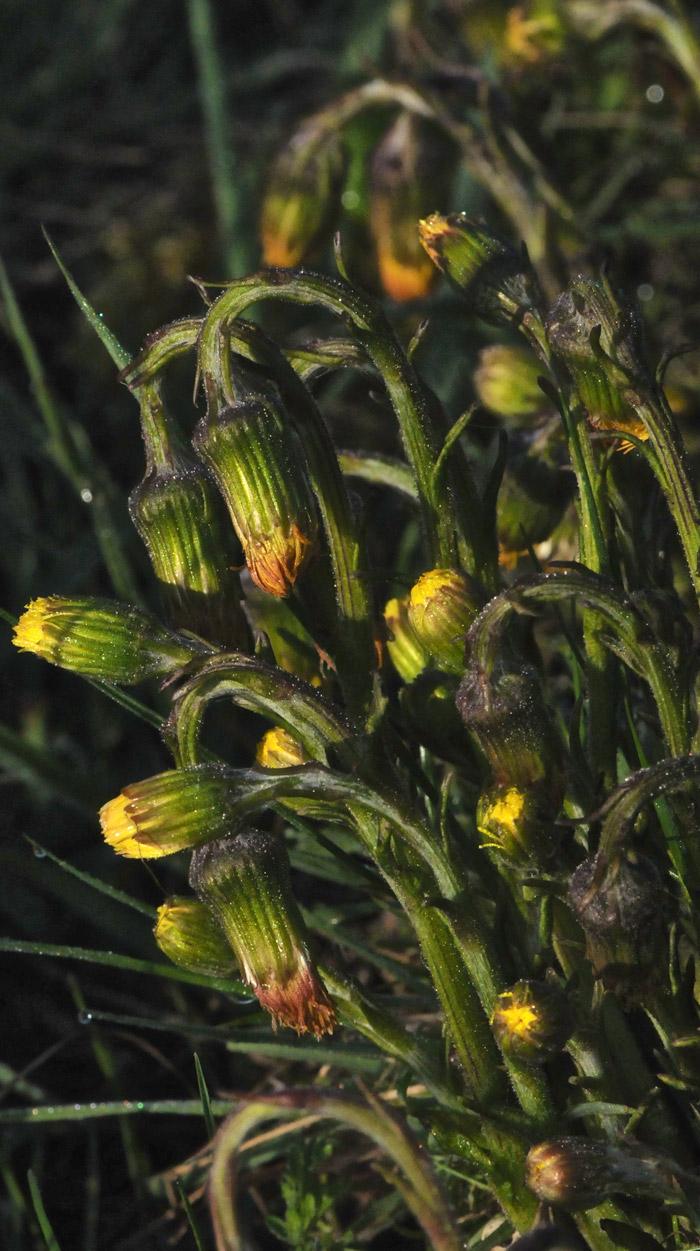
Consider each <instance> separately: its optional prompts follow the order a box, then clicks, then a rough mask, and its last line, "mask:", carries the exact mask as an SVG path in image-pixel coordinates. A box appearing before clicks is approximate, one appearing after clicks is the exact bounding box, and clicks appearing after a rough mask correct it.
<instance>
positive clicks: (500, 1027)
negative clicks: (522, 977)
mask: <svg viewBox="0 0 700 1251" xmlns="http://www.w3.org/2000/svg"><path fill="white" fill-rule="evenodd" d="M491 1029H492V1030H493V1032H494V1035H495V1038H496V1042H497V1043H498V1045H499V1047H500V1048H501V1051H502V1052H503V1053H504V1055H506V1056H509V1057H511V1058H512V1059H514V1060H522V1061H523V1062H524V1063H527V1064H544V1063H545V1062H546V1061H547V1060H551V1059H553V1058H554V1056H556V1055H558V1053H559V1052H560V1051H561V1049H562V1047H563V1046H564V1044H565V1043H566V1040H567V1039H568V1038H569V1036H570V1034H571V1032H572V1029H573V1017H572V1014H571V1010H570V1008H569V1004H568V1002H567V999H566V995H565V994H564V992H563V990H562V989H561V988H560V987H559V986H558V985H557V984H556V982H534V981H533V982H525V981H521V982H516V983H515V986H513V987H512V988H511V990H507V991H504V993H503V994H502V995H499V996H498V999H497V1000H496V1007H495V1008H494V1010H493V1012H492V1014H491Z"/></svg>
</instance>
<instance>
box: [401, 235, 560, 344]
mask: <svg viewBox="0 0 700 1251" xmlns="http://www.w3.org/2000/svg"><path fill="white" fill-rule="evenodd" d="M419 228H420V237H421V240H422V243H423V247H424V248H425V250H426V252H427V253H428V256H429V257H430V258H431V260H432V261H434V263H435V264H436V265H437V267H438V269H441V270H442V272H443V273H444V274H445V276H446V278H447V279H448V281H449V283H450V285H451V286H452V287H454V288H455V289H456V290H457V291H458V292H459V293H460V295H463V296H464V297H465V298H466V299H467V300H469V303H470V304H471V306H472V309H473V311H474V312H475V313H476V315H477V316H478V317H481V318H483V320H484V321H487V322H490V323H492V324H493V325H497V326H498V325H501V324H502V323H504V322H505V323H507V324H510V323H513V322H515V323H518V324H519V323H520V322H521V321H523V319H524V318H525V316H526V315H527V314H530V315H534V316H535V317H537V316H538V313H537V296H536V289H535V280H534V276H533V274H532V271H531V270H530V267H529V263H528V262H527V260H526V259H525V258H524V257H523V256H522V255H521V254H520V253H519V252H516V251H515V249H514V248H512V247H511V246H510V244H508V243H505V242H504V241H503V240H502V239H499V238H498V236H497V235H494V234H492V233H491V231H490V230H486V228H485V227H484V226H479V225H478V224H477V223H476V222H473V221H471V220H470V219H469V218H468V217H467V215H466V213H452V214H451V215H450V216H449V217H442V216H441V215H440V213H433V214H432V216H431V217H428V218H426V219H425V220H424V221H422V222H420V223H419Z"/></svg>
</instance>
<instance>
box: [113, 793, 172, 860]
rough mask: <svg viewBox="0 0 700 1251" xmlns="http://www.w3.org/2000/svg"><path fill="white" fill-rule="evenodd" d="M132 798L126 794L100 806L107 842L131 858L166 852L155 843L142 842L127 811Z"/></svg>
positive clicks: (154, 856)
mask: <svg viewBox="0 0 700 1251" xmlns="http://www.w3.org/2000/svg"><path fill="white" fill-rule="evenodd" d="M130 803H131V800H129V799H128V797H127V796H126V795H124V794H120V795H117V797H116V799H110V800H108V801H107V803H106V804H103V806H102V807H101V808H100V825H101V827H102V834H103V836H104V840H105V842H106V843H109V846H110V847H112V848H114V850H115V851H116V852H117V853H118V855H120V856H127V857H128V858H129V859H131V860H149V859H155V858H156V857H157V856H162V855H165V854H166V853H165V852H163V851H162V850H161V848H160V847H156V846H155V845H154V844H153V843H144V842H140V841H139V839H138V829H137V827H136V824H135V822H134V821H132V819H131V817H130V816H129V813H128V811H127V809H128V807H129V805H130Z"/></svg>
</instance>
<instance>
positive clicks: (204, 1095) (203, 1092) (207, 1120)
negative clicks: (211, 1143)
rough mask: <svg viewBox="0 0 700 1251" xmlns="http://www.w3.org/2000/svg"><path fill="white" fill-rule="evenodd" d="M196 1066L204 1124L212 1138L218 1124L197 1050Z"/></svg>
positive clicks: (195, 1055)
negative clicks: (215, 1122) (215, 1121)
mask: <svg viewBox="0 0 700 1251" xmlns="http://www.w3.org/2000/svg"><path fill="white" fill-rule="evenodd" d="M194 1067H195V1070H196V1073H197V1086H198V1089H199V1095H200V1098H201V1100H202V1112H203V1113H204V1124H205V1125H206V1127H207V1136H208V1137H209V1138H210V1139H211V1138H213V1137H214V1134H215V1133H216V1126H215V1124H214V1117H213V1116H212V1111H211V1099H210V1098H209V1090H208V1088H207V1079H206V1078H205V1076H204V1071H203V1069H202V1066H201V1064H200V1061H199V1056H198V1055H197V1052H196V1051H195V1053H194Z"/></svg>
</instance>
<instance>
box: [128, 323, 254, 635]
mask: <svg viewBox="0 0 700 1251" xmlns="http://www.w3.org/2000/svg"><path fill="white" fill-rule="evenodd" d="M173 340H174V343H175V346H173V342H172V341H173ZM179 343H180V340H179V339H178V338H177V324H176V325H175V326H172V327H166V329H165V330H164V331H163V332H161V333H160V335H159V337H155V338H154V340H153V343H152V345H151V347H150V349H147V351H146V359H148V355H149V351H150V352H151V353H155V352H158V351H160V352H162V353H163V354H164V357H165V359H166V360H167V359H168V357H167V352H168V350H169V351H170V353H171V354H173V355H174V354H176V348H177V347H179ZM142 368H144V369H145V368H146V366H142ZM136 376H137V378H138V399H139V407H140V410H141V431H142V434H143V439H144V445H145V448H146V474H145V477H144V478H143V481H142V482H140V483H139V485H138V486H137V487H136V489H135V490H134V491H132V493H131V495H130V497H129V512H130V514H131V520H132V521H133V523H134V525H135V526H136V529H137V530H138V533H139V535H140V536H141V538H142V540H143V542H144V543H145V545H146V549H147V551H148V555H149V557H150V560H151V564H152V566H153V571H154V573H155V575H156V578H157V579H158V585H159V590H160V593H161V598H162V600H163V604H164V606H165V610H166V613H167V615H168V618H169V620H170V622H171V624H172V625H173V626H174V627H175V628H176V629H183V630H190V631H192V633H193V634H197V635H200V636H201V637H202V638H205V639H209V640H211V641H212V642H214V643H219V644H220V645H221V646H223V647H226V648H228V649H230V650H237V649H239V648H243V647H244V646H245V644H246V642H247V628H246V622H245V618H244V616H243V613H242V610H241V606H240V600H241V588H240V582H239V579H238V574H237V573H236V572H235V565H236V563H237V560H236V554H235V553H234V550H233V549H234V546H235V540H234V535H233V533H232V531H231V526H230V523H229V521H228V518H227V517H226V513H225V510H224V507H223V504H222V501H221V498H220V496H219V493H218V491H217V489H216V485H215V483H214V482H213V481H212V478H211V475H210V474H209V472H208V470H207V469H205V467H204V465H202V464H201V463H200V462H198V461H196V460H195V457H194V456H193V455H192V451H191V449H188V448H187V447H186V446H185V444H184V441H183V438H182V435H181V433H180V431H179V429H178V428H177V426H176V424H175V423H174V422H172V421H171V420H170V417H169V415H168V413H167V411H166V408H165V404H164V402H163V397H162V394H161V385H160V376H159V375H156V376H155V377H153V378H149V379H147V380H146V381H143V380H142V378H141V375H140V374H137V375H136ZM132 385H134V386H135V385H136V384H135V383H133V384H132ZM238 560H240V556H238Z"/></svg>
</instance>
